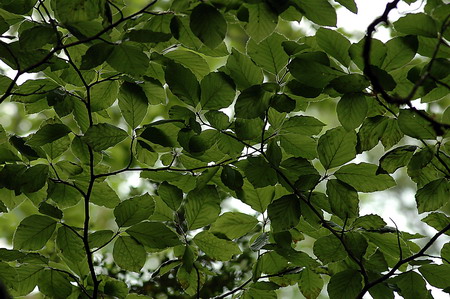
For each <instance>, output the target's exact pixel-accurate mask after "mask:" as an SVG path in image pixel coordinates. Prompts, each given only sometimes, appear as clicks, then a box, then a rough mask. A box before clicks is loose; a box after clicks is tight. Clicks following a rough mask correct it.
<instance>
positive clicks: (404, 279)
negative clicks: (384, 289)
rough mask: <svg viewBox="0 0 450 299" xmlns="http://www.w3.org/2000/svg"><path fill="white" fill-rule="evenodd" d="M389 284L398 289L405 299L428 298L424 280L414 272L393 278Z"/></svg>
mask: <svg viewBox="0 0 450 299" xmlns="http://www.w3.org/2000/svg"><path fill="white" fill-rule="evenodd" d="M391 282H393V283H394V284H395V285H396V286H397V287H398V288H400V292H399V293H400V294H401V295H402V297H403V298H405V299H414V298H427V297H428V290H427V288H426V282H425V280H424V279H423V278H422V276H420V275H419V274H418V273H416V272H414V271H408V272H406V273H402V274H400V275H398V276H396V277H394V278H393V279H392V280H391Z"/></svg>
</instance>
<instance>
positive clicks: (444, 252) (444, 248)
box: [441, 242, 450, 264]
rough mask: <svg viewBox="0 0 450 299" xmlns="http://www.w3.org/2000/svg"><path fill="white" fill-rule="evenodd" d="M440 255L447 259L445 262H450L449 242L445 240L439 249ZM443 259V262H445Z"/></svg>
mask: <svg viewBox="0 0 450 299" xmlns="http://www.w3.org/2000/svg"><path fill="white" fill-rule="evenodd" d="M441 257H442V258H443V259H445V260H447V262H446V263H447V264H450V262H449V261H450V242H447V243H445V244H444V246H442V249H441ZM445 260H444V263H445Z"/></svg>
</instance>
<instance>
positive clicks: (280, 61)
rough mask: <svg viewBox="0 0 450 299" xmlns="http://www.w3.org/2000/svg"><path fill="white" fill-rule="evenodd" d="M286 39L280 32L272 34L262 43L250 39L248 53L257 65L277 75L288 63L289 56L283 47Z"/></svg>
mask: <svg viewBox="0 0 450 299" xmlns="http://www.w3.org/2000/svg"><path fill="white" fill-rule="evenodd" d="M285 40H286V39H285V38H284V37H283V36H282V35H280V34H278V33H273V34H271V35H270V36H268V37H267V38H265V39H264V40H262V41H261V42H260V43H256V42H255V41H254V40H253V39H250V40H249V41H248V43H247V53H248V55H249V56H250V57H251V58H252V60H253V61H254V62H255V63H256V64H257V65H259V66H260V67H262V68H263V69H264V70H267V71H269V72H271V73H272V74H274V75H276V76H277V75H279V74H280V73H281V71H282V70H283V69H284V67H285V66H286V65H287V63H288V58H289V56H288V55H287V54H286V53H285V52H284V51H283V47H282V42H283V41H285Z"/></svg>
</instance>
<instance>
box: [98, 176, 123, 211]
mask: <svg viewBox="0 0 450 299" xmlns="http://www.w3.org/2000/svg"><path fill="white" fill-rule="evenodd" d="M91 203H93V204H96V205H98V206H104V207H107V208H110V209H113V208H115V207H116V206H117V205H118V204H119V203H120V199H119V197H118V196H117V194H116V191H114V190H113V189H112V188H111V187H110V186H109V185H108V183H107V182H100V183H94V185H93V187H92V193H91Z"/></svg>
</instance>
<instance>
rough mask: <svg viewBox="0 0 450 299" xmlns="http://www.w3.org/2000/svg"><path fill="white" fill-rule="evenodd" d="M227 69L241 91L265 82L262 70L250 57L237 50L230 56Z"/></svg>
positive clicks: (233, 50)
mask: <svg viewBox="0 0 450 299" xmlns="http://www.w3.org/2000/svg"><path fill="white" fill-rule="evenodd" d="M226 68H227V70H228V71H229V72H230V76H231V78H233V80H234V82H235V83H236V85H237V87H238V88H239V90H243V89H245V88H248V87H250V86H253V85H256V84H261V83H262V82H263V79H264V76H263V73H262V70H261V69H260V68H259V67H257V66H256V65H255V64H254V63H253V61H251V59H250V58H249V57H248V56H246V55H244V54H241V53H240V52H239V51H238V50H236V49H232V51H231V55H230V56H228V60H227V64H226Z"/></svg>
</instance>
